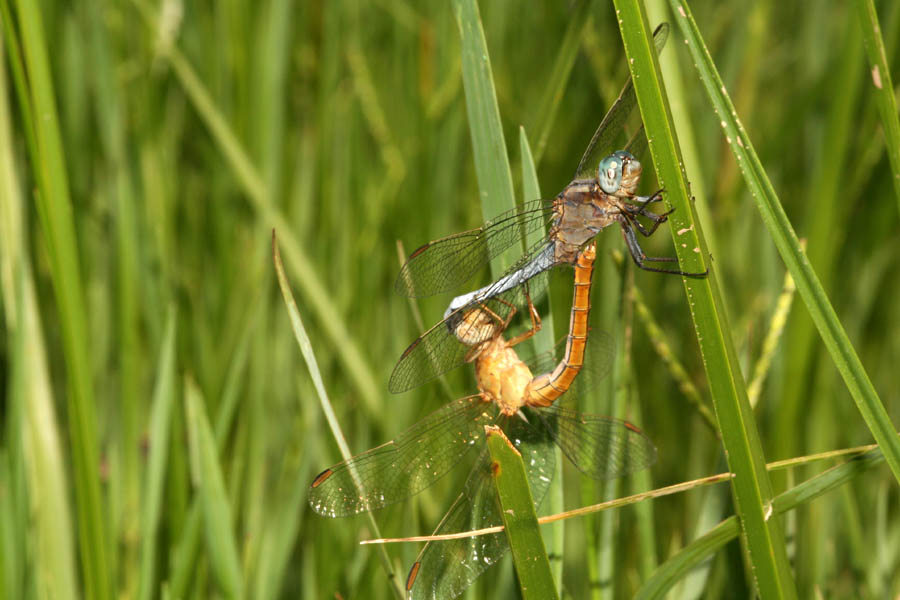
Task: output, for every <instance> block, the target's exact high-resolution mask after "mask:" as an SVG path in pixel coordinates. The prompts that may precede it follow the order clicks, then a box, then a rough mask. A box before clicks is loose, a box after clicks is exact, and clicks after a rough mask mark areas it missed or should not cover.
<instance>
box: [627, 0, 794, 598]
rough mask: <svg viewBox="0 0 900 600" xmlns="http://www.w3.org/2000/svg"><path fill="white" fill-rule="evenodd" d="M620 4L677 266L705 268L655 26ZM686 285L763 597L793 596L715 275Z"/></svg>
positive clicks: (631, 1) (636, 6)
mask: <svg viewBox="0 0 900 600" xmlns="http://www.w3.org/2000/svg"><path fill="white" fill-rule="evenodd" d="M615 6H616V9H617V15H618V18H619V26H620V30H621V32H622V40H623V42H624V44H625V53H626V55H627V56H628V65H629V69H630V70H631V72H632V77H633V79H634V82H635V89H636V92H637V98H638V105H639V106H640V109H641V116H642V117H643V120H644V126H645V127H646V130H647V138H648V140H651V143H650V149H651V152H652V154H653V159H654V164H655V166H656V172H657V176H658V178H659V182H660V185H661V186H662V187H663V188H665V190H666V191H667V192H668V193H667V201H668V202H669V204H670V205H671V206H672V207H673V208H674V209H675V212H674V213H673V215H672V216H671V217H670V219H669V223H670V227H671V230H672V236H673V240H674V241H675V242H676V243H675V246H676V252H677V254H678V259H679V264H680V265H681V268H682V269H683V270H686V271H693V272H697V271H703V270H704V268H703V266H702V264H703V263H704V262H706V261H705V257H706V256H707V255H706V253H705V245H704V242H703V239H702V232H701V231H700V226H699V221H697V220H696V219H695V218H694V214H693V207H692V205H691V203H690V201H689V198H690V194H689V192H688V188H687V182H686V181H685V178H684V172H683V170H682V169H681V165H682V160H681V157H680V150H679V148H678V144H677V141H676V139H675V137H676V136H675V132H674V127H673V125H672V118H671V113H670V112H669V108H668V105H667V104H666V101H665V95H664V92H663V89H662V77H661V74H660V71H659V65H658V63H657V59H656V51H655V49H654V45H653V41H652V37H651V29H650V27H649V26H648V24H647V20H646V16H645V15H644V12H643V5H642V4H641V3H640V2H637V1H635V0H616V2H615ZM685 288H686V291H687V297H688V300H689V304H690V309H691V314H692V316H693V319H694V327H695V330H696V333H697V339H698V343H699V345H700V351H701V353H702V356H703V362H704V367H705V369H706V374H707V378H708V381H709V387H710V392H711V396H712V398H713V402H714V404H715V407H716V416H717V418H718V422H719V428H720V430H721V433H722V441H723V443H724V445H725V449H726V453H727V456H728V463H729V470H730V471H731V472H732V473H735V475H736V476H735V478H734V480H733V481H732V490H733V492H734V498H735V504H736V508H737V512H738V515H739V516H740V519H741V524H742V527H743V532H744V536H745V540H746V548H747V550H748V552H749V555H750V561H751V563H752V567H751V568H752V573H753V577H754V578H755V581H756V584H757V586H758V590H759V593H760V594H761V595H762V596H763V597H766V598H782V597H784V598H792V597H796V590H795V588H794V582H793V579H792V576H791V569H790V564H789V563H788V558H787V552H786V549H785V542H784V535H783V532H782V530H781V524H780V523H779V521H778V520H777V519H769V518H768V516H769V511H770V510H771V501H772V496H773V491H772V485H771V482H770V480H769V476H768V474H767V473H766V470H765V462H766V461H765V457H764V455H763V452H762V445H761V443H760V439H759V432H758V431H757V429H756V423H755V421H754V416H753V412H752V410H751V409H750V404H749V402H748V400H747V391H746V388H745V385H744V381H743V376H742V374H741V371H740V365H739V364H738V361H737V355H736V352H735V349H734V344H733V342H732V340H731V333H730V329H729V325H728V322H727V318H726V315H725V309H724V303H723V301H722V296H721V292H720V290H719V287H718V281H717V279H716V276H715V272H714V271H712V270H710V273H709V276H708V277H707V278H704V279H690V280H688V279H685Z"/></svg>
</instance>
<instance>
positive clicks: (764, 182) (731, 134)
mask: <svg viewBox="0 0 900 600" xmlns="http://www.w3.org/2000/svg"><path fill="white" fill-rule="evenodd" d="M670 1H671V3H672V5H673V10H675V11H678V12H679V14H680V17H678V18H677V19H676V20H677V22H678V25H679V27H680V28H681V30H682V32H683V34H684V36H685V39H686V41H687V47H688V49H689V51H690V53H691V56H692V58H693V61H694V64H695V65H696V66H697V69H698V70H699V72H700V80H701V82H702V84H703V86H704V88H705V89H706V92H707V95H708V96H709V98H710V101H711V102H712V104H713V107H714V108H715V111H716V115H717V116H718V118H720V119H721V123H722V125H723V129H724V133H725V135H726V136H727V139H728V140H729V141H730V142H731V143H729V147H730V148H731V151H732V152H733V153H734V156H735V159H736V160H737V163H738V166H739V167H740V169H741V172H742V173H743V175H744V178H745V180H746V182H747V186H748V187H749V188H750V191H751V195H752V196H753V199H754V201H755V202H756V203H757V208H758V209H759V211H760V214H761V215H762V218H763V222H764V223H765V225H766V227H767V229H768V230H769V234H770V235H771V236H772V240H773V241H774V242H775V246H776V247H777V248H778V252H779V253H780V254H781V258H782V260H783V261H784V263H785V265H786V266H787V268H788V270H789V271H790V273H791V276H792V277H793V278H794V282H795V283H796V285H797V292H798V293H799V294H800V297H801V298H802V299H803V302H804V304H805V305H806V308H807V310H808V311H809V314H810V316H811V317H812V320H813V322H814V323H815V325H816V328H817V329H818V330H819V335H821V337H822V341H823V342H824V344H825V348H826V349H827V350H828V352H829V354H830V355H831V358H832V360H833V361H834V363H835V366H836V367H837V368H838V371H839V372H840V374H841V377H842V378H843V379H844V383H845V384H846V385H847V388H848V390H849V391H850V394H851V396H853V399H854V401H855V402H856V407H857V409H858V410H859V412H860V414H862V417H863V419H864V420H865V422H866V425H867V426H868V428H869V430H870V431H871V432H872V435H873V436H874V438H875V441H876V442H878V444H879V446H881V448H882V451H883V452H884V455H885V460H886V461H887V463H888V465H890V468H891V471H892V472H893V474H894V477H895V478H897V479H898V481H900V438H898V436H897V434H896V428H895V427H894V426H893V424H892V423H891V420H890V417H889V416H888V414H887V411H886V410H885V408H884V405H883V404H882V402H881V399H880V398H879V397H878V393H877V392H876V391H875V387H874V386H873V385H872V382H871V380H870V379H869V376H868V374H867V373H866V370H865V369H864V368H863V365H862V362H861V361H860V360H859V356H857V354H856V351H855V350H854V348H853V345H852V344H851V343H850V339H849V338H848V337H847V333H846V332H845V331H844V328H843V327H842V326H841V323H840V321H838V318H837V314H836V313H835V311H834V308H833V307H832V305H831V302H830V301H829V299H828V296H827V294H826V293H825V289H824V288H823V287H822V284H821V282H820V281H819V278H818V277H817V275H816V273H815V271H814V270H813V268H812V265H811V264H810V262H809V261H808V260H807V258H806V255H805V254H804V253H803V249H802V248H801V246H800V240H799V239H798V238H797V234H796V233H795V232H794V229H793V227H792V226H791V223H790V221H789V220H788V218H787V215H786V214H785V212H784V209H783V208H782V206H781V203H780V201H779V200H778V196H777V195H776V193H775V189H774V187H773V186H772V183H771V181H770V180H769V178H768V176H767V175H766V172H765V170H764V169H763V167H762V164H761V163H760V161H759V158H758V157H757V155H756V151H755V150H754V148H753V146H752V144H751V143H750V139H749V138H748V136H747V134H746V132H745V131H744V128H743V126H742V125H741V123H740V121H739V120H738V118H737V112H736V111H735V109H734V106H733V104H732V103H731V100H730V98H729V97H728V95H727V94H726V93H725V91H724V90H725V86H724V85H723V84H722V81H721V79H720V77H719V75H718V72H717V71H716V68H715V65H714V64H713V62H712V58H711V57H710V55H709V52H708V51H707V50H706V47H705V45H704V44H703V40H702V38H701V36H700V32H699V30H698V29H697V24H696V23H695V22H694V20H693V17H692V16H691V13H690V11H689V9H688V7H687V4H685V3H677V4H676V3H675V0H670Z"/></svg>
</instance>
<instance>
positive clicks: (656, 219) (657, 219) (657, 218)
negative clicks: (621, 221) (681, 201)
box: [626, 210, 672, 237]
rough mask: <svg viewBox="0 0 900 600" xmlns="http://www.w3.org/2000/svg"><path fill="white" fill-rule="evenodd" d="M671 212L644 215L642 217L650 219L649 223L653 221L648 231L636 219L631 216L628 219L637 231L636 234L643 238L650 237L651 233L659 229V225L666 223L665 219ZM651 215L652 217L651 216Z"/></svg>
mask: <svg viewBox="0 0 900 600" xmlns="http://www.w3.org/2000/svg"><path fill="white" fill-rule="evenodd" d="M671 212H672V211H671V210H670V211H668V212H666V213H663V214H661V215H656V214H653V213H648V214H646V215H644V216H646V217H648V218H650V220H651V221H653V224H652V225H651V226H650V228H649V229H648V228H647V227H644V224H643V223H641V222H640V221H638V220H637V219H636V218H634V217H633V216H631V215H629V217H631V218H630V219H629V221H630V222H631V224H632V225H633V226H634V228H635V229H637V230H638V233H640V234H641V235H643V236H644V237H650V236H651V235H653V233H654V232H655V231H656V230H657V229H658V228H659V226H660V225H662V224H663V223H665V222H666V220H667V219H666V217H667V216H668V215H669V213H671ZM651 215H652V216H651ZM626 218H628V217H626Z"/></svg>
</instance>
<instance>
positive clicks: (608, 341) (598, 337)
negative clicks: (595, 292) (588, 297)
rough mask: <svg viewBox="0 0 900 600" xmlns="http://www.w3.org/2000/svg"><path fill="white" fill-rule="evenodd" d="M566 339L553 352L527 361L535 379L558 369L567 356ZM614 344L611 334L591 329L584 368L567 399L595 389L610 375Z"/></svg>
mask: <svg viewBox="0 0 900 600" xmlns="http://www.w3.org/2000/svg"><path fill="white" fill-rule="evenodd" d="M566 339H567V336H563V337H562V338H560V340H559V341H558V342H556V344H555V345H554V347H553V350H550V351H548V352H544V353H542V354H538V355H537V356H535V357H534V358H531V359H529V360H527V361H525V362H526V364H527V365H528V368H529V369H531V372H532V373H533V374H534V376H535V377H537V376H538V375H540V374H542V373H549V372H551V371H553V369H555V368H556V366H557V365H558V364H559V363H560V361H561V360H562V358H563V356H564V354H565V350H566ZM614 342H615V340H614V339H613V337H612V336H611V335H610V334H609V333H607V332H605V331H602V330H599V329H591V331H590V333H589V334H588V339H587V344H586V346H585V349H584V356H585V359H584V366H582V368H581V371H580V372H579V373H578V378H577V379H576V380H575V383H574V384H573V387H572V389H570V390H569V392H567V394H566V397H569V396H572V397H573V398H575V397H578V396H579V395H580V390H582V389H584V390H585V391H586V390H590V389H593V388H594V387H595V386H597V385H598V384H599V383H600V381H602V380H603V378H605V377H606V376H607V375H609V372H610V370H611V369H612V366H613V361H614V359H615V344H614Z"/></svg>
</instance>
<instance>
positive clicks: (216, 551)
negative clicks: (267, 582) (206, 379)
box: [185, 380, 244, 598]
mask: <svg viewBox="0 0 900 600" xmlns="http://www.w3.org/2000/svg"><path fill="white" fill-rule="evenodd" d="M185 409H186V414H187V430H188V442H189V448H190V453H191V461H190V462H191V476H192V478H193V480H194V484H195V485H196V486H197V491H198V493H199V496H200V506H201V512H202V513H203V530H204V533H205V535H206V555H207V557H208V558H209V563H210V566H211V568H212V572H213V574H214V575H215V578H216V581H217V582H218V584H219V587H220V588H221V590H222V592H223V593H224V594H225V596H226V597H228V598H241V597H243V589H244V583H243V576H242V574H241V561H240V559H239V558H238V549H237V541H236V540H235V539H234V530H233V529H232V517H231V506H230V503H229V501H228V491H227V490H226V488H225V478H224V477H223V476H222V469H221V466H220V465H219V458H218V453H217V452H216V442H215V438H214V437H213V433H212V428H211V427H210V426H209V420H208V419H207V418H206V409H205V408H204V405H203V398H201V396H200V390H198V389H197V386H196V385H195V384H194V383H193V382H192V381H190V380H188V381H187V382H186V386H185Z"/></svg>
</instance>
